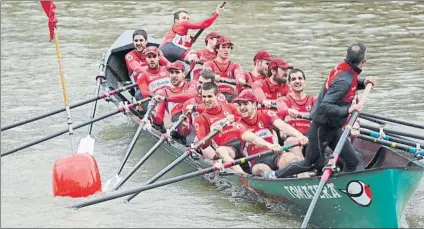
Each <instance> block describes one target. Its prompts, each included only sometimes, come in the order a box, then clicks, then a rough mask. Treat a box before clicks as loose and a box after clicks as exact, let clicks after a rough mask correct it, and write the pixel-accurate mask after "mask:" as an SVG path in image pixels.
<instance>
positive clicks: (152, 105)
mask: <svg viewBox="0 0 424 229" xmlns="http://www.w3.org/2000/svg"><path fill="white" fill-rule="evenodd" d="M156 105H157V102H156V101H155V100H151V101H150V103H149V105H148V107H147V111H146V114H145V115H144V117H143V119H142V121H141V123H140V124H139V126H138V128H137V131H136V132H135V135H134V137H133V138H132V140H131V143H130V145H129V146H128V149H127V152H126V153H125V156H124V159H123V160H122V163H121V165H120V166H119V168H118V172H116V175H115V176H114V177H113V178H111V179H109V180H107V181H106V182H105V185H104V186H103V191H104V192H106V191H107V190H109V186H110V184H111V183H112V181H113V179H116V181H115V184H114V186H116V185H117V184H118V182H120V177H119V175H120V174H121V172H122V169H123V168H124V166H125V163H126V162H127V160H128V158H129V157H130V155H131V152H132V150H133V149H134V146H135V144H136V143H137V140H138V137H140V134H141V132H142V131H143V130H145V126H146V125H148V126H150V121H149V119H148V117H149V115H150V114H151V113H152V111H153V110H154V108H155V107H156Z"/></svg>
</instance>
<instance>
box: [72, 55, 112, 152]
mask: <svg viewBox="0 0 424 229" xmlns="http://www.w3.org/2000/svg"><path fill="white" fill-rule="evenodd" d="M105 55H106V54H103V57H102V60H101V62H100V65H99V73H98V74H97V76H96V89H95V90H94V97H97V96H98V95H99V91H100V84H101V82H102V80H104V79H105V74H104V66H105V65H104V61H105ZM96 108H97V100H96V101H95V102H94V104H93V106H92V107H91V113H90V119H93V118H94V115H95V114H96ZM92 129H93V123H91V124H90V125H89V126H88V134H87V136H86V137H85V138H83V139H81V141H80V143H79V146H78V150H77V152H78V153H88V154H91V155H93V152H94V142H95V140H94V138H92V137H91V131H92Z"/></svg>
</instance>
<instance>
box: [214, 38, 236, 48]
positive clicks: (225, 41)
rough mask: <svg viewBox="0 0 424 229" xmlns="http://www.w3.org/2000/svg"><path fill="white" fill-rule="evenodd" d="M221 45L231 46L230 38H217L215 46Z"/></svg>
mask: <svg viewBox="0 0 424 229" xmlns="http://www.w3.org/2000/svg"><path fill="white" fill-rule="evenodd" d="M223 44H230V45H233V43H231V40H230V38H228V37H224V36H220V37H219V38H218V40H217V41H216V46H219V45H223Z"/></svg>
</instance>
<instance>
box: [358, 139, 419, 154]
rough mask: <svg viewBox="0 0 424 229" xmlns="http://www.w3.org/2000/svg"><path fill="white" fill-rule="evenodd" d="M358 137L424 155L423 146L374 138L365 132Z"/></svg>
mask: <svg viewBox="0 0 424 229" xmlns="http://www.w3.org/2000/svg"><path fill="white" fill-rule="evenodd" d="M358 138H360V139H363V140H366V141H370V142H376V143H378V144H381V145H384V146H388V147H391V148H394V149H400V150H403V151H405V152H408V153H411V154H413V155H414V156H418V155H420V156H424V150H422V149H421V148H417V147H410V146H408V145H404V144H398V143H396V142H393V141H387V140H383V139H378V138H373V137H370V136H366V135H363V134H360V135H359V136H358Z"/></svg>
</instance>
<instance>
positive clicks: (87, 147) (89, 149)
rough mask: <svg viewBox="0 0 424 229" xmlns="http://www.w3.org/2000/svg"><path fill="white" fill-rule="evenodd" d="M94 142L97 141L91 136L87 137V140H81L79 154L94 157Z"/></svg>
mask: <svg viewBox="0 0 424 229" xmlns="http://www.w3.org/2000/svg"><path fill="white" fill-rule="evenodd" d="M94 142H95V139H94V138H92V137H91V136H90V135H87V136H86V137H85V138H83V139H81V141H80V143H79V146H78V151H77V153H88V154H90V155H93V153H94Z"/></svg>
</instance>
